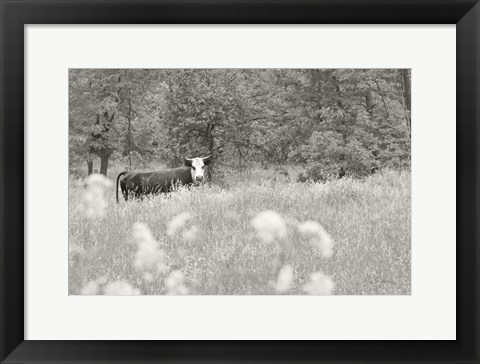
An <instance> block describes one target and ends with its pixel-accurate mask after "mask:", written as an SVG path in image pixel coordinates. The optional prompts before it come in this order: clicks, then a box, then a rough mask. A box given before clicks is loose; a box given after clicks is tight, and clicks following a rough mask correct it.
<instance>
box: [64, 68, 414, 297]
mask: <svg viewBox="0 0 480 364" xmlns="http://www.w3.org/2000/svg"><path fill="white" fill-rule="evenodd" d="M411 82H412V81H411V70H410V69H391V68H389V69H379V68H372V69H286V68H285V69H283V68H282V69H276V68H275V69H250V68H248V69H228V68H224V69H138V68H135V69H126V68H125V69H105V68H98V69H95V68H88V69H77V68H71V69H69V71H68V93H69V94H68V99H69V110H68V123H69V128H68V130H69V135H68V147H69V149H68V152H69V179H68V293H69V295H114V296H122V295H316V296H318V295H322V296H323V295H350V296H352V295H354V296H357V295H411V260H412V255H411V171H410V167H411V130H412V129H411V123H412V120H411Z"/></svg>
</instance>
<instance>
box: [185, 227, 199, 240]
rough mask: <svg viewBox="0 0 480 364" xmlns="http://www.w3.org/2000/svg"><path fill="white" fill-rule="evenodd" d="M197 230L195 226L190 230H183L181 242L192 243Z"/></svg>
mask: <svg viewBox="0 0 480 364" xmlns="http://www.w3.org/2000/svg"><path fill="white" fill-rule="evenodd" d="M197 234H198V228H197V227H196V226H192V227H191V228H190V229H188V230H185V231H184V232H183V234H182V237H183V240H185V241H189V242H191V241H194V240H195V239H196V238H197Z"/></svg>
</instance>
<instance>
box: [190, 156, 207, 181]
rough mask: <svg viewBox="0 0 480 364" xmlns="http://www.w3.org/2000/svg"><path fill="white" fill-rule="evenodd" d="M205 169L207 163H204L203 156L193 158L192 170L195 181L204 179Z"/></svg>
mask: <svg viewBox="0 0 480 364" xmlns="http://www.w3.org/2000/svg"><path fill="white" fill-rule="evenodd" d="M204 171H205V164H204V163H203V158H193V159H192V167H191V169H190V172H191V173H192V179H193V181H194V182H202V181H203V177H204V176H203V172H204Z"/></svg>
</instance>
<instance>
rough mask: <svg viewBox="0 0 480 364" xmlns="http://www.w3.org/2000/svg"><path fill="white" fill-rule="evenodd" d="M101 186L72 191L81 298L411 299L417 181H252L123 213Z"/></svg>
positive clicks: (74, 259)
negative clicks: (315, 296)
mask: <svg viewBox="0 0 480 364" xmlns="http://www.w3.org/2000/svg"><path fill="white" fill-rule="evenodd" d="M97 177H98V180H95V179H94V180H92V181H91V184H92V186H96V187H93V188H89V187H88V183H87V186H86V185H85V184H84V183H83V182H80V181H76V180H74V179H72V180H71V181H70V186H69V187H70V188H69V195H70V196H69V198H70V200H69V201H70V203H69V293H70V294H73V295H75V294H205V295H264V294H335V295H405V294H410V292H411V244H410V235H411V232H410V228H411V208H410V205H411V200H410V196H411V193H410V190H411V187H410V173H408V172H397V171H382V172H379V173H378V174H375V175H373V176H370V177H368V178H366V179H362V180H354V179H349V178H343V179H340V180H336V181H331V182H326V183H296V182H288V181H278V180H277V181H274V180H256V181H254V180H249V179H243V180H237V181H236V182H235V183H232V184H230V185H224V186H221V187H220V186H216V185H210V186H208V185H202V186H199V187H194V188H191V189H180V190H179V191H177V192H175V193H171V194H169V195H167V196H165V195H161V196H157V197H154V198H151V199H146V200H144V201H134V202H128V203H126V202H125V201H124V200H123V197H122V196H121V194H120V199H121V200H120V203H118V204H117V203H116V201H115V186H114V181H113V180H112V181H110V180H102V178H101V177H100V176H97ZM111 177H113V176H111ZM265 211H267V212H265ZM315 285H316V286H315ZM312 287H313V288H312Z"/></svg>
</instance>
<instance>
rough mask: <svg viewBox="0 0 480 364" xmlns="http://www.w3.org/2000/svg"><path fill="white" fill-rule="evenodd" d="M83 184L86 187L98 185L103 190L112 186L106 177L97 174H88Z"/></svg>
mask: <svg viewBox="0 0 480 364" xmlns="http://www.w3.org/2000/svg"><path fill="white" fill-rule="evenodd" d="M85 183H86V184H87V185H94V184H97V185H100V186H103V187H105V188H108V187H111V186H113V182H112V181H110V180H109V179H108V178H107V177H105V176H104V175H103V174H98V173H92V174H90V175H89V176H88V177H87V178H85Z"/></svg>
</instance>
